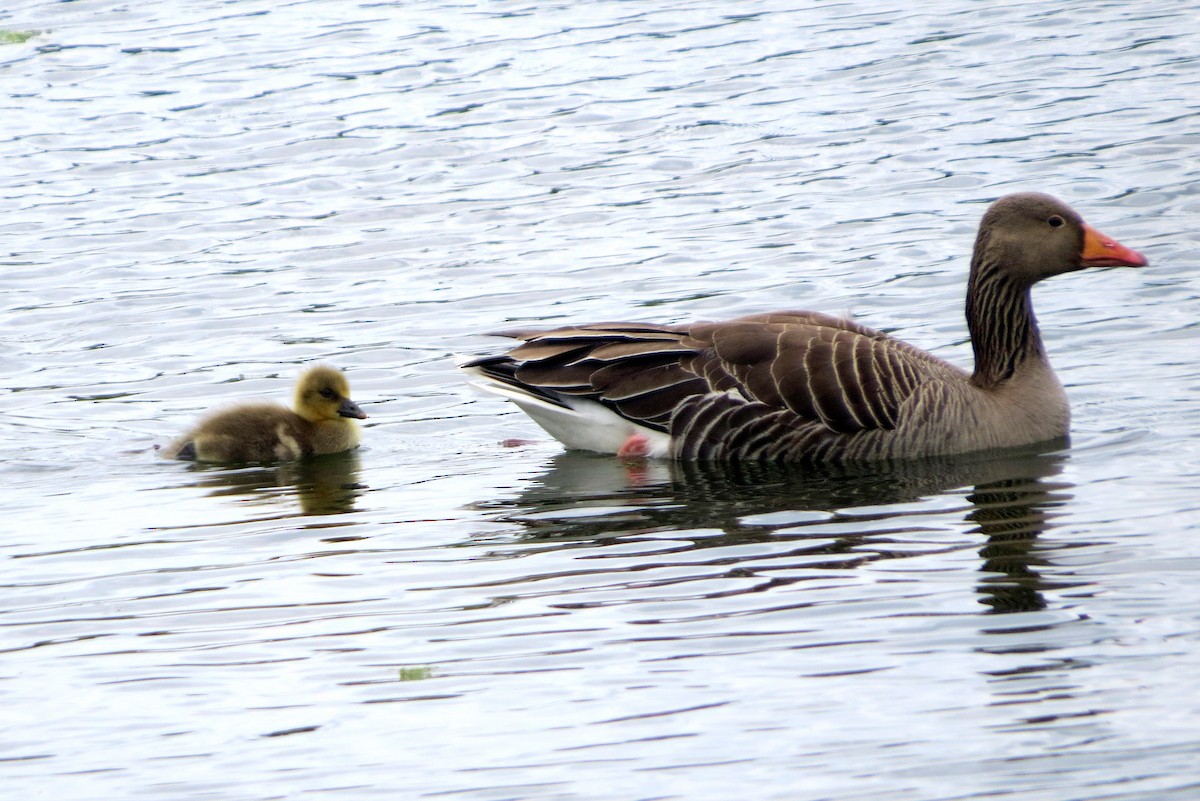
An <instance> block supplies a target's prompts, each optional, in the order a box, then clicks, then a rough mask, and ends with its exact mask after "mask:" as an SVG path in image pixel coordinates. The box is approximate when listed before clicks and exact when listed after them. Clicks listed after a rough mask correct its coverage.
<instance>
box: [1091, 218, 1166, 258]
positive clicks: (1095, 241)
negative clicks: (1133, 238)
mask: <svg viewBox="0 0 1200 801" xmlns="http://www.w3.org/2000/svg"><path fill="white" fill-rule="evenodd" d="M1079 261H1080V263H1081V264H1082V265H1083V266H1084V267H1145V266H1146V265H1147V264H1149V263H1150V262H1149V261H1147V260H1146V257H1145V256H1143V255H1142V254H1141V253H1138V252H1137V251H1136V250H1134V249H1133V248H1127V247H1125V246H1124V245H1122V244H1121V243H1120V242H1118V241H1117V240H1115V239H1113V238H1112V237H1111V236H1106V235H1104V234H1102V233H1100V232H1099V231H1097V230H1096V229H1095V228H1093V227H1092V226H1090V225H1088V224H1087V223H1084V224H1083V252H1082V253H1080V254H1079Z"/></svg>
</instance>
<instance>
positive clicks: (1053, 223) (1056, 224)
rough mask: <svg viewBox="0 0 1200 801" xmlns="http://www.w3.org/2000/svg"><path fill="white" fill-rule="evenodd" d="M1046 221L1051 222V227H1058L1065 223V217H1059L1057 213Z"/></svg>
mask: <svg viewBox="0 0 1200 801" xmlns="http://www.w3.org/2000/svg"><path fill="white" fill-rule="evenodd" d="M1046 222H1048V223H1050V227H1051V228H1058V227H1059V226H1060V225H1062V224H1063V218H1062V217H1059V216H1058V215H1057V214H1055V215H1054V216H1053V217H1051V218H1050V219H1048V220H1046Z"/></svg>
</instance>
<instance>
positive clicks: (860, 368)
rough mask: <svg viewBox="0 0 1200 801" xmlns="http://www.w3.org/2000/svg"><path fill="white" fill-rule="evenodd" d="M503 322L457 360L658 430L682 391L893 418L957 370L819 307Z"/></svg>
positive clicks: (826, 422)
mask: <svg viewBox="0 0 1200 801" xmlns="http://www.w3.org/2000/svg"><path fill="white" fill-rule="evenodd" d="M499 333H500V335H502V336H509V337H514V338H516V339H520V340H523V342H522V344H520V345H518V346H516V347H515V348H513V349H512V350H511V351H509V352H508V353H507V354H505V355H502V356H493V357H485V358H482V359H476V360H475V361H473V362H470V363H468V364H466V365H464V367H466V368H468V369H474V370H475V371H477V372H478V373H480V374H482V375H483V376H485V377H486V378H488V379H490V380H491V381H493V382H496V383H500V384H504V385H506V386H507V387H508V388H509V389H512V390H516V391H520V392H522V393H524V394H526V395H528V396H531V397H533V398H536V399H537V400H539V401H543V402H547V403H553V404H559V405H562V406H567V405H569V404H570V400H569V399H571V398H579V399H588V400H593V401H596V402H598V403H601V404H603V405H605V406H607V407H608V408H609V409H611V410H613V411H614V412H616V413H617V414H619V415H620V416H622V417H624V418H626V419H628V420H630V421H631V422H633V423H636V424H639V425H643V426H646V427H648V428H652V429H654V430H658V431H664V432H666V431H668V430H669V426H670V423H671V418H672V415H673V414H674V413H675V412H676V410H677V409H679V408H680V406H681V405H683V404H684V403H685V401H694V400H695V399H697V397H698V396H709V395H718V394H720V395H728V396H730V397H731V398H733V399H735V400H737V401H740V402H743V403H749V404H751V405H752V406H753V408H754V409H755V411H754V412H753V414H758V415H761V416H764V417H765V416H768V415H770V416H772V417H778V413H780V412H790V413H791V414H789V415H787V416H788V417H791V415H795V416H796V417H798V418H800V419H799V421H797V422H804V423H819V424H820V425H821V426H823V427H824V428H826V429H827V430H828V431H830V432H836V433H841V434H852V433H854V432H858V431H864V430H871V429H892V428H895V427H896V425H897V423H898V421H899V416H900V408H901V406H902V404H903V403H904V402H905V401H906V400H907V399H908V398H909V397H911V396H912V395H913V393H914V392H916V391H917V389H918V387H920V386H921V385H922V384H923V383H925V382H928V381H931V380H938V379H943V378H946V377H947V371H950V372H952V373H954V374H957V375H960V376H961V375H962V371H961V370H958V368H955V367H953V366H951V365H949V364H947V363H945V362H943V361H941V360H940V359H937V358H936V357H934V356H932V355H930V354H928V353H926V352H925V351H922V350H920V349H918V348H915V347H913V346H911V345H908V344H907V343H904V342H902V341H900V340H897V339H893V338H892V337H890V336H888V335H887V334H885V333H883V332H881V331H876V330H874V329H871V328H867V327H866V326H862V325H859V324H857V323H854V322H852V321H849V320H844V319H840V318H837V317H833V316H831V315H827V314H821V313H819V312H806V311H787V312H770V313H766V314H756V315H751V316H748V317H740V318H737V319H733V320H727V321H723V322H702V323H693V324H689V325H653V324H642V323H597V324H592V325H582V326H572V327H565V328H557V329H553V330H549V331H546V330H536V331H535V330H512V331H504V332H499ZM745 413H750V412H749V411H748V410H747V412H744V414H745Z"/></svg>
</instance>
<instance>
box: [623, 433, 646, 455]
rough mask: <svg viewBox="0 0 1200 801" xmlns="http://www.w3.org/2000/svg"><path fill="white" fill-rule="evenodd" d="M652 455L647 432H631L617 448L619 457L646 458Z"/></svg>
mask: <svg viewBox="0 0 1200 801" xmlns="http://www.w3.org/2000/svg"><path fill="white" fill-rule="evenodd" d="M649 455H650V438H649V437H647V436H646V435H645V434H630V435H629V439H627V440H625V441H624V442H623V443H621V447H620V448H618V449H617V458H619V459H645V458H646V457H647V456H649Z"/></svg>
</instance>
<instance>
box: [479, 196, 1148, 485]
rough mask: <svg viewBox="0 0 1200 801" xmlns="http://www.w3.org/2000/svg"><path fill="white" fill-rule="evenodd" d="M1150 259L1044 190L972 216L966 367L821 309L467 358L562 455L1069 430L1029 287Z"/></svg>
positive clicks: (612, 326)
mask: <svg viewBox="0 0 1200 801" xmlns="http://www.w3.org/2000/svg"><path fill="white" fill-rule="evenodd" d="M1146 264H1147V261H1146V259H1145V257H1143V256H1142V255H1141V254H1140V253H1138V252H1136V251H1134V250H1131V249H1129V248H1127V247H1125V246H1124V245H1121V244H1120V243H1118V242H1116V241H1115V240H1113V239H1111V238H1109V237H1107V236H1105V235H1104V234H1101V233H1100V232H1098V231H1097V230H1096V229H1094V228H1092V227H1091V226H1089V225H1087V224H1086V223H1085V222H1083V220H1082V218H1080V216H1079V215H1078V214H1077V213H1076V212H1075V211H1074V210H1073V209H1071V208H1070V207H1069V206H1067V205H1066V204H1064V203H1062V202H1061V201H1059V200H1057V199H1055V198H1053V197H1050V196H1049V195H1044V194H1040V193H1032V192H1030V193H1020V194H1014V195H1008V196H1006V197H1003V198H1000V199H999V200H997V201H996V202H995V203H993V204H992V205H991V207H990V208H989V209H988V210H987V212H986V213H985V214H984V215H983V219H982V221H981V222H980V225H979V234H978V236H977V237H976V240H975V250H974V254H973V256H972V258H971V272H970V276H969V278H968V281H967V302H966V313H967V327H968V329H969V330H970V333H971V343H972V346H973V347H974V350H975V369H974V372H967V371H966V370H963V369H961V368H959V367H956V366H954V365H952V364H949V363H947V362H944V361H942V360H941V359H939V358H937V357H936V356H933V355H931V354H929V353H926V352H925V351H923V350H921V349H919V348H916V347H914V346H912V345H909V344H907V343H905V342H902V341H900V340H898V339H893V338H892V337H890V336H888V335H887V334H885V333H882V332H880V331H876V330H873V329H871V328H867V327H866V326H862V325H859V324H858V323H855V322H851V321H849V320H843V319H839V318H836V317H832V316H830V315H827V314H821V313H819V312H808V311H780V312H770V313H766V314H754V315H750V316H748V317H740V318H737V319H734V320H728V321H724V322H699V323H691V324H683V325H654V324H647V323H599V324H594V325H579V326H567V327H564V328H556V329H553V330H548V331H547V330H541V331H539V330H524V329H522V330H513V331H505V332H500V334H499V335H501V336H509V337H514V338H516V339H520V340H523V343H522V344H520V345H518V346H516V347H515V348H513V349H512V350H510V351H508V352H507V353H505V354H503V355H499V356H485V357H482V358H478V359H474V360H472V361H469V362H467V363H465V364H463V365H462V367H463V369H464V370H466V371H467V372H468V373H469V374H470V376H471V380H472V382H473V383H475V384H477V385H478V386H480V387H482V388H483V389H486V390H488V391H491V392H495V393H497V394H500V395H502V396H504V397H506V398H508V399H509V400H511V401H513V402H514V403H516V404H517V406H519V407H520V408H521V409H523V410H524V411H525V412H526V413H528V414H529V416H530V417H532V418H533V419H534V420H535V421H536V422H537V423H538V424H539V425H541V426H542V428H544V429H545V430H546V431H548V432H549V433H550V434H551V435H553V436H554V437H555V438H557V439H558V440H560V441H561V442H562V443H563V444H565V445H566V446H567V447H569V448H575V449H583V450H592V451H599V452H602V453H617V454H620V455H626V456H628V455H638V456H654V457H673V458H677V459H713V460H735V459H736V460H786V461H818V462H819V461H843V462H854V461H870V460H881V459H897V458H918V457H924V456H934V455H949V454H959V453H967V452H971V451H980V450H988V449H993V448H1007V447H1017V446H1022V445H1031V444H1035V443H1039V442H1048V441H1051V440H1059V439H1063V438H1065V437H1066V436H1067V429H1068V424H1069V421H1070V409H1069V407H1068V403H1067V397H1066V394H1065V393H1064V392H1063V388H1062V385H1061V384H1060V383H1059V381H1058V378H1057V377H1056V376H1055V374H1054V370H1053V369H1052V368H1051V366H1050V363H1049V361H1048V360H1047V358H1046V351H1045V349H1044V347H1043V346H1042V338H1041V335H1040V334H1039V332H1038V326H1037V321H1036V320H1035V319H1034V316H1033V307H1032V305H1031V303H1030V289H1031V288H1032V287H1033V285H1034V284H1035V283H1037V282H1038V281H1040V280H1042V279H1043V278H1049V277H1050V276H1052V275H1058V274H1060V273H1068V272H1072V271H1074V270H1080V269H1083V268H1086V267H1118V266H1125V267H1142V266H1145V265H1146Z"/></svg>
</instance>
